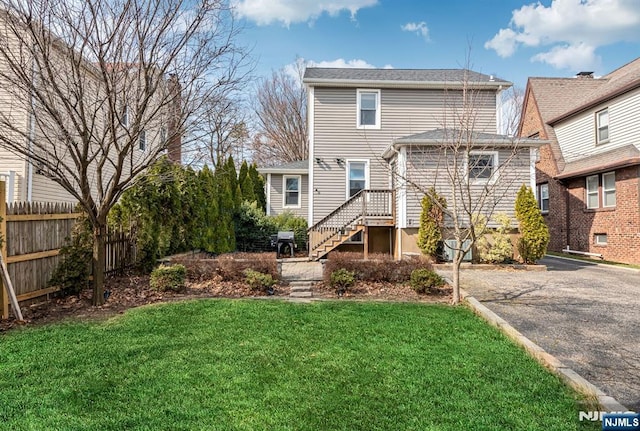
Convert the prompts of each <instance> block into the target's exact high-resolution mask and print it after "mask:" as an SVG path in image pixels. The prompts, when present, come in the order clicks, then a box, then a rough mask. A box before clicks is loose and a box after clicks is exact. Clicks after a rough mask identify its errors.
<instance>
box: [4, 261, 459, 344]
mask: <svg viewBox="0 0 640 431" xmlns="http://www.w3.org/2000/svg"><path fill="white" fill-rule="evenodd" d="M186 285H187V288H186V290H185V291H184V292H182V293H174V292H159V291H157V290H154V289H151V288H150V287H149V276H148V275H136V274H130V275H127V276H120V277H110V278H107V280H106V281H105V291H108V292H109V298H108V300H107V302H106V303H105V304H104V305H101V306H97V307H94V306H92V305H91V293H92V292H91V290H90V289H86V290H83V291H82V292H81V293H80V294H79V295H71V296H67V297H57V298H53V299H51V300H50V301H46V302H40V303H38V304H33V305H31V306H23V307H22V314H23V317H24V319H25V321H24V322H17V321H16V320H14V319H7V320H0V333H1V332H4V331H7V330H10V329H12V328H15V327H19V326H24V325H39V324H45V323H51V322H57V321H61V320H65V319H71V318H72V319H75V320H92V319H100V318H107V317H110V316H113V315H116V314H121V313H124V311H125V310H127V309H129V308H134V307H139V306H143V305H148V304H155V303H161V302H170V301H177V300H185V299H196V298H256V297H267V296H268V295H267V293H266V292H261V291H255V290H252V289H251V288H250V287H249V286H247V285H246V283H244V281H221V280H220V278H219V277H213V278H210V279H203V277H200V278H199V279H196V280H193V281H187V283H186ZM289 293H290V289H289V287H288V286H287V285H285V284H279V285H276V286H275V292H274V295H273V296H274V297H278V298H287V297H289ZM313 297H314V298H320V299H340V300H369V301H370V300H379V301H402V302H423V303H425V302H426V303H449V302H450V301H451V289H450V288H449V287H448V286H447V287H445V288H442V289H438V290H436V291H435V292H434V293H432V294H429V295H419V294H417V293H415V292H414V291H413V290H412V289H411V288H410V287H409V286H408V285H402V284H392V283H364V282H358V283H356V285H355V286H354V287H352V288H351V289H349V290H348V291H347V292H345V293H344V295H338V293H337V292H336V290H335V289H334V288H332V287H330V286H328V285H327V284H325V283H323V282H319V283H318V284H316V285H315V286H314V288H313Z"/></svg>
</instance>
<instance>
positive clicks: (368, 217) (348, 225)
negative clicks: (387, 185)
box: [307, 190, 395, 260]
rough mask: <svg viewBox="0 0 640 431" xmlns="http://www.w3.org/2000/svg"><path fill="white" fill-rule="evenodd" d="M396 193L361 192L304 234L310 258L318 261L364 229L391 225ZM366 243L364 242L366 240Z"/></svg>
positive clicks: (388, 191)
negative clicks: (306, 237)
mask: <svg viewBox="0 0 640 431" xmlns="http://www.w3.org/2000/svg"><path fill="white" fill-rule="evenodd" d="M394 223H395V193H394V192H393V191H392V190H361V191H359V192H358V193H357V194H355V195H354V196H352V197H351V198H350V199H349V200H347V201H346V202H345V203H343V204H342V205H340V206H339V207H338V208H336V209H335V210H334V211H332V212H331V213H330V214H329V215H327V216H326V217H324V218H323V219H322V220H320V221H319V222H318V223H316V224H315V225H313V226H312V227H311V228H309V230H308V231H307V233H308V235H309V257H310V258H311V259H312V260H319V259H321V258H323V257H324V256H326V255H327V253H329V252H330V251H331V250H334V249H335V248H337V247H338V246H340V245H341V244H344V243H345V242H346V241H348V240H349V238H351V237H352V236H353V235H355V234H357V233H358V232H363V235H366V229H365V228H366V227H367V226H393V225H394ZM365 242H366V241H365Z"/></svg>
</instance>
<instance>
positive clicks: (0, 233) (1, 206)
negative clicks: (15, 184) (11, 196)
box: [0, 181, 9, 319]
mask: <svg viewBox="0 0 640 431" xmlns="http://www.w3.org/2000/svg"><path fill="white" fill-rule="evenodd" d="M0 238H1V239H2V247H0V253H1V254H2V260H3V261H4V262H6V261H7V189H6V184H5V182H4V181H0ZM0 313H2V318H3V319H8V318H9V296H8V295H7V291H6V289H5V287H4V285H3V283H2V278H0Z"/></svg>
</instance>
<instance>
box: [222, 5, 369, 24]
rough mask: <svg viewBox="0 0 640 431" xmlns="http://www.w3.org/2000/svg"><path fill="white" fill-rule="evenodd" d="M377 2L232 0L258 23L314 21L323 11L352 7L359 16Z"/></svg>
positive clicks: (241, 12) (333, 13) (240, 12)
mask: <svg viewBox="0 0 640 431" xmlns="http://www.w3.org/2000/svg"><path fill="white" fill-rule="evenodd" d="M377 3H378V0H231V7H232V8H233V9H234V12H235V14H236V15H237V16H239V17H242V18H246V19H248V20H251V21H255V22H256V23H257V24H258V25H268V24H271V23H273V22H278V21H279V22H281V23H282V24H284V25H285V26H287V27H288V26H289V25H290V24H291V23H297V22H306V21H312V20H314V19H316V18H318V17H319V16H320V15H322V14H323V13H327V14H329V15H330V16H336V15H338V14H339V13H340V12H343V11H348V12H349V13H350V14H351V19H355V16H356V13H357V12H358V10H360V9H362V8H365V7H370V6H375V5H376V4H377Z"/></svg>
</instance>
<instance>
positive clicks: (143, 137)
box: [138, 130, 147, 151]
mask: <svg viewBox="0 0 640 431" xmlns="http://www.w3.org/2000/svg"><path fill="white" fill-rule="evenodd" d="M138 149H139V150H140V151H144V150H146V149H147V132H146V131H144V130H141V131H140V135H139V136H138Z"/></svg>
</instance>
